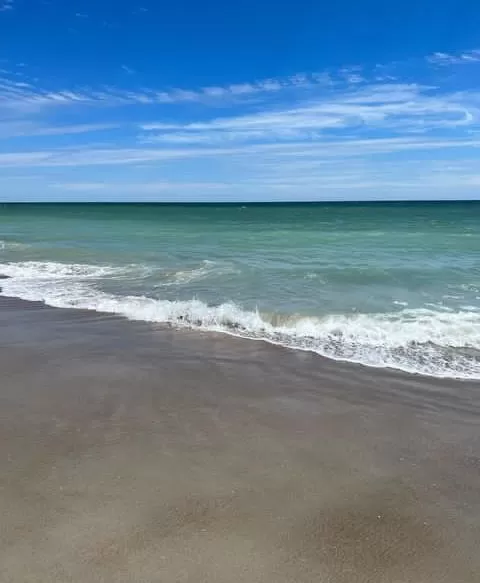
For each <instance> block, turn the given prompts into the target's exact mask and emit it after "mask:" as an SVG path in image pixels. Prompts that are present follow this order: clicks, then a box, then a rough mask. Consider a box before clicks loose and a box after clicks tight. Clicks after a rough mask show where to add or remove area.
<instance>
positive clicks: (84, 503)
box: [0, 297, 480, 583]
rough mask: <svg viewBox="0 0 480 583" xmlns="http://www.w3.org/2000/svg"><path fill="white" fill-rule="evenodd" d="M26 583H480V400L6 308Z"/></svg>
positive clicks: (64, 315) (98, 321) (373, 373)
mask: <svg viewBox="0 0 480 583" xmlns="http://www.w3.org/2000/svg"><path fill="white" fill-rule="evenodd" d="M0 367H1V368H0V371H1V373H2V382H1V389H0V406H1V409H0V410H1V411H2V424H1V428H0V451H1V454H2V455H1V458H0V460H1V461H0V463H1V469H0V476H1V478H0V480H1V482H0V484H1V490H0V491H1V493H2V495H1V496H0V504H1V506H2V508H1V511H2V517H4V519H2V522H3V525H2V529H1V534H0V575H2V577H1V579H2V580H4V581H8V582H9V583H10V582H15V583H16V582H17V581H18V582H19V583H20V582H22V583H23V582H25V581H26V582H37V581H38V582H42V583H43V582H45V581H59V582H63V581H76V582H78V581H80V582H83V581H85V582H89V583H90V582H92V583H95V582H96V581H98V582H100V581H102V582H110V581H111V582H112V583H113V582H115V583H116V582H123V581H125V582H129V583H130V582H136V581H142V582H150V581H152V582H153V581H158V580H161V581H162V582H164V581H165V582H167V583H169V582H170V581H171V582H172V583H173V582H177V581H188V582H194V583H196V582H203V581H205V582H207V581H208V582H209V581H229V582H232V583H236V582H245V583H246V582H247V581H248V582H249V583H251V582H256V581H258V582H260V581H262V582H264V581H266V582H268V581H272V583H273V582H275V583H276V582H279V583H284V582H292V583H293V582H294V581H295V582H311V581H332V583H347V582H348V583H350V582H355V581H358V582H364V581H369V583H370V582H371V583H376V582H378V583H384V582H386V583H389V582H391V583H404V582H406V581H409V582H410V581H411V582H412V583H417V582H418V583H434V582H435V583H440V582H445V583H447V582H448V583H452V582H453V581H462V582H463V581H465V583H470V582H472V583H473V582H474V581H475V582H476V581H478V579H479V577H480V558H479V557H478V546H479V545H480V496H479V494H480V486H479V485H478V468H479V467H480V458H479V457H478V455H477V454H476V453H475V452H478V451H479V446H480V436H479V435H478V424H479V421H480V382H474V381H465V380H462V381H455V380H451V379H438V378H431V377H425V376H420V375H411V374H408V373H402V372H400V371H393V370H391V369H377V368H372V367H365V366H362V365H355V364H351V363H344V362H339V361H333V360H330V359H326V358H324V357H321V356H319V355H317V354H315V353H308V352H299V351H295V350H292V349H287V348H282V347H279V346H275V345H273V344H267V343H265V342H250V341H249V340H246V339H241V338H238V337H234V336H229V335H225V334H216V333H212V332H208V333H206V332H201V331H198V330H195V331H190V330H175V329H172V328H167V327H165V326H161V325H155V324H149V323H146V322H138V321H137V322H135V321H129V320H126V319H124V318H122V317H120V316H115V315H111V314H102V313H98V312H90V311H82V310H70V309H63V308H51V307H48V306H46V305H44V304H41V303H37V302H25V301H23V300H18V299H13V298H6V297H0Z"/></svg>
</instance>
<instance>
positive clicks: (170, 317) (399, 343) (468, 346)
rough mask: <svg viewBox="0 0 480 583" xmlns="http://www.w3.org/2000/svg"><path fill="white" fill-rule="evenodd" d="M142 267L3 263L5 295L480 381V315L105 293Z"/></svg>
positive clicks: (351, 360)
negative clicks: (326, 310) (106, 281)
mask: <svg viewBox="0 0 480 583" xmlns="http://www.w3.org/2000/svg"><path fill="white" fill-rule="evenodd" d="M135 269H136V270H138V273H141V267H139V266H127V267H112V266H96V265H82V264H72V265H68V264H62V263H53V262H23V263H4V264H0V274H3V275H6V276H8V277H9V279H6V280H4V281H2V283H1V285H2V293H3V295H7V296H12V297H18V298H21V299H24V300H30V301H43V302H45V303H46V304H48V305H50V306H54V307H60V308H77V309H85V310H95V311H99V312H108V313H113V314H119V315H122V316H125V317H127V318H129V319H131V320H143V321H147V322H162V323H166V324H170V325H172V326H176V327H189V328H199V329H204V330H211V331H216V332H224V333H228V334H231V335H235V336H240V337H244V338H251V339H258V340H265V341H267V342H271V343H274V344H279V345H282V346H286V347H290V348H294V349H300V350H308V351H312V352H316V353H318V354H321V355H323V356H326V357H329V358H333V359H336V360H344V361H349V362H355V363H360V364H364V365H368V366H374V367H389V368H395V369H399V370H403V371H406V372H411V373H419V374H425V375H431V376H437V377H447V378H461V379H480V313H479V312H478V311H468V310H460V311H438V310H435V309H433V308H432V309H426V308H425V309H406V308H405V309H402V310H400V311H398V312H392V313H371V314H349V315H346V314H331V315H328V316H324V317H301V316H297V315H283V314H278V313H261V312H259V311H249V310H245V309H243V308H241V307H240V306H238V305H236V304H234V303H229V302H227V303H223V304H220V305H216V306H211V305H207V304H205V303H203V302H202V301H200V300H197V299H192V300H188V301H170V300H162V299H154V298H149V297H145V296H122V295H114V294H109V293H105V292H103V291H100V290H99V289H97V288H96V287H95V283H96V280H102V279H103V278H106V277H107V278H111V277H123V276H125V275H126V274H127V273H129V274H130V275H132V273H133V270H135Z"/></svg>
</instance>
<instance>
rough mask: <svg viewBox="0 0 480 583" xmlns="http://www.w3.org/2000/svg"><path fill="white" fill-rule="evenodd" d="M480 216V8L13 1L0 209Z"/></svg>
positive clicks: (0, 79) (7, 34) (342, 1)
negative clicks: (394, 205)
mask: <svg viewBox="0 0 480 583" xmlns="http://www.w3.org/2000/svg"><path fill="white" fill-rule="evenodd" d="M399 199H400V200H441V199H470V200H471V199H480V3H479V2H478V0H470V1H467V0H456V1H450V0H443V1H442V0H435V2H433V1H431V0H415V1H413V0H404V1H403V2H386V1H385V0H363V1H358V0H337V2H335V3H333V2H322V1H321V0H308V1H307V0H295V1H293V0H283V1H282V0H276V1H275V2H274V1H273V0H263V1H259V0H256V1H255V2H254V1H253V0H242V1H241V2H221V1H219V0H212V1H203V2H201V1H198V0H197V1H193V0H176V1H175V2H172V3H169V2H160V1H158V0H138V1H136V0H135V1H134V0H129V1H127V0H115V1H114V0H68V1H67V0H0V201H2V202H6V201H173V202H176V201H179V202H182V201H287V200H288V201H301V200H302V201H303V200H306V201H310V200H399Z"/></svg>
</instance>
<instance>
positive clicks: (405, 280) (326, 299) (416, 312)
mask: <svg viewBox="0 0 480 583" xmlns="http://www.w3.org/2000/svg"><path fill="white" fill-rule="evenodd" d="M0 275H3V276H6V279H4V280H2V281H1V282H0V283H1V287H2V294H3V295H5V296H10V297H17V298H21V299H24V300H30V301H41V302H44V303H46V304H47V305H50V306H53V307H67V308H78V309H84V310H95V311H99V312H107V313H114V314H119V315H123V316H125V317H126V318H129V319H131V320H144V321H148V322H158V323H163V324H166V325H170V326H173V327H188V328H193V329H201V330H205V331H215V332H224V333H227V334H231V335H235V336H240V337H245V338H249V339H252V340H261V341H266V342H270V343H274V344H280V345H283V346H287V347H290V348H292V349H295V350H308V351H311V352H316V353H318V354H320V355H323V356H325V357H328V358H331V359H335V360H342V361H349V362H355V363H359V364H363V365H366V366H372V367H381V368H393V369H398V370H402V371H406V372H409V373H417V374H423V375H430V376H434V377H446V378H458V379H480V202H468V203H467V202H465V203H463V202H454V203H420V202H417V203H330V204H327V203H318V204H251V205H249V204H244V205H242V204H224V205H216V204H211V205H207V204H205V205H173V204H172V205H162V204H4V205H1V206H0Z"/></svg>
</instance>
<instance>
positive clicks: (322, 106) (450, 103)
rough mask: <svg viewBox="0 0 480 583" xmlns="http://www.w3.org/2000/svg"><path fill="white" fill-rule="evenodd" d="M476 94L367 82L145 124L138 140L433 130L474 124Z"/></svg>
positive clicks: (479, 100)
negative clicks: (209, 115) (204, 116)
mask: <svg viewBox="0 0 480 583" xmlns="http://www.w3.org/2000/svg"><path fill="white" fill-rule="evenodd" d="M479 119H480V97H479V96H478V95H476V94H474V95H471V94H469V95H465V94H461V93H455V94H446V95H445V94H444V95H437V94H435V92H432V89H431V88H430V87H424V86H419V85H415V84H409V85H406V84H391V83H390V84H383V85H376V84H373V85H369V86H367V87H362V88H361V89H354V90H352V89H350V90H348V91H344V92H340V93H338V92H336V93H334V94H327V95H325V96H323V97H322V96H319V97H316V98H309V99H308V100H307V101H306V102H301V103H296V104H295V105H293V106H290V107H288V108H285V107H283V108H278V107H277V109H276V110H273V111H272V110H271V109H268V110H266V111H260V112H257V113H254V114H241V115H236V116H234V117H221V118H216V119H212V120H209V121H206V122H190V123H183V124H165V123H162V122H160V123H158V124H155V123H146V124H142V125H141V129H142V130H143V131H144V132H145V134H144V135H143V136H142V141H143V142H150V143H155V142H156V143H162V142H163V143H165V142H170V143H177V144H178V143H188V142H189V141H190V142H191V143H192V144H193V143H222V142H224V143H230V142H234V141H239V142H245V141H255V140H268V141H272V140H289V141H291V140H299V139H304V140H307V141H315V140H319V139H321V138H322V137H323V136H325V134H326V135H329V136H331V135H332V134H335V133H338V132H340V131H341V132H344V131H345V130H347V129H354V130H355V131H357V132H358V131H360V130H379V129H383V130H385V129H389V130H391V131H396V130H401V131H403V132H405V131H412V130H416V131H433V130H438V129H446V128H455V127H459V126H469V125H474V124H476V123H477V122H478V120H479Z"/></svg>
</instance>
